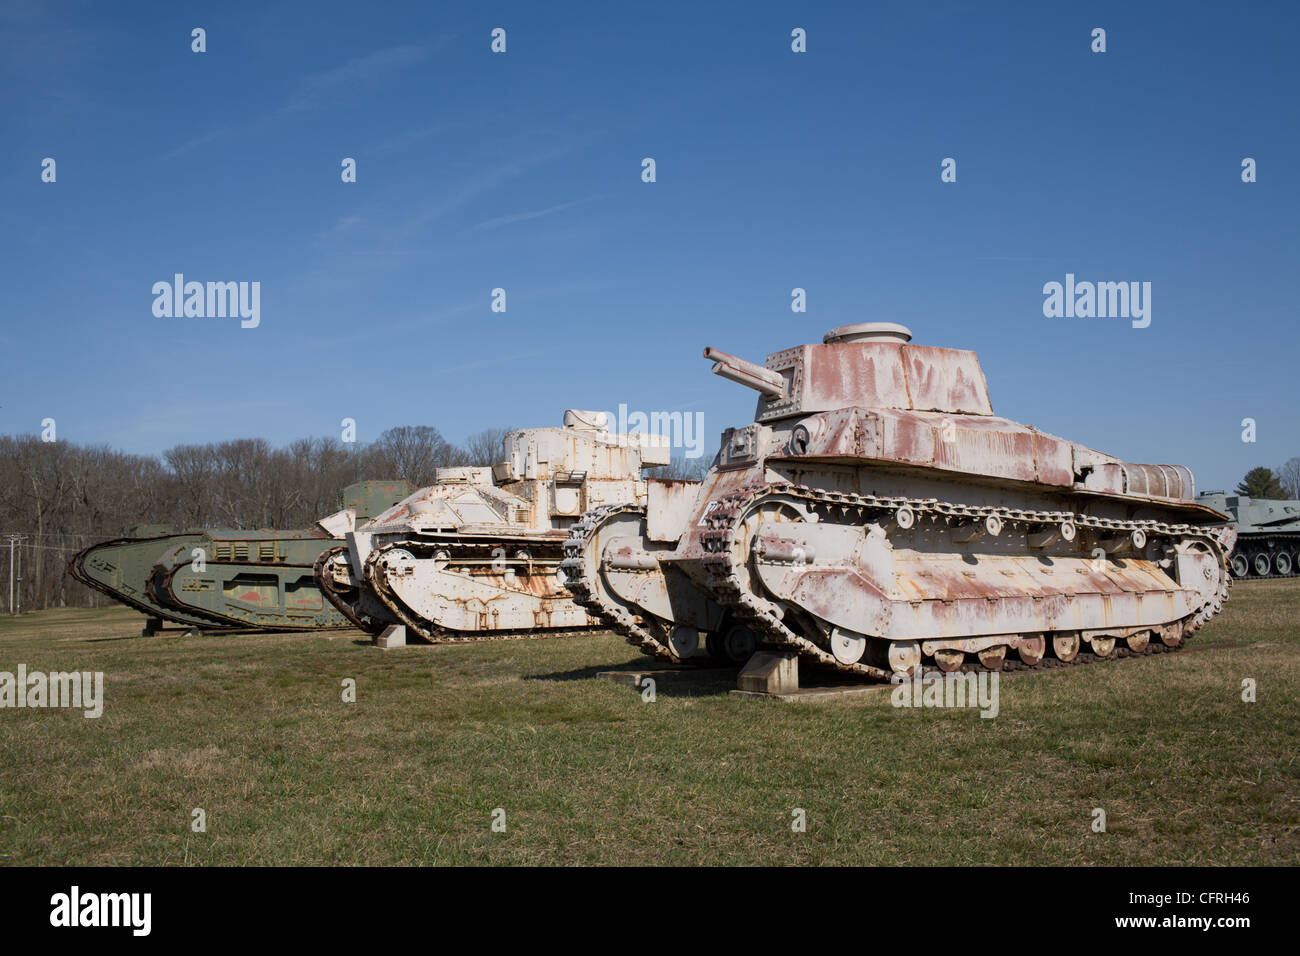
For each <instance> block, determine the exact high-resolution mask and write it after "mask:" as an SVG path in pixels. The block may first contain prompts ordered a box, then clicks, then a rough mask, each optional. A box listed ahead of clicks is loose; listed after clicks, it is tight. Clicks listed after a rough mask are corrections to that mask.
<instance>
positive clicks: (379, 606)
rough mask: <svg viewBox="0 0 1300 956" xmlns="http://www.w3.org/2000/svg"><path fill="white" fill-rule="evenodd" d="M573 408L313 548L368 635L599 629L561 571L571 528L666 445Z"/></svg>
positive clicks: (324, 575)
mask: <svg viewBox="0 0 1300 956" xmlns="http://www.w3.org/2000/svg"><path fill="white" fill-rule="evenodd" d="M605 425H606V422H605V415H604V413H601V412H584V411H578V410H575V409H570V410H568V411H566V412H565V413H564V427H563V428H525V429H519V430H517V431H512V432H510V433H509V434H507V435H506V436H505V439H504V441H503V443H502V444H503V448H502V458H503V460H502V461H501V462H500V463H498V464H497V465H495V466H493V467H492V468H440V469H438V471H437V476H436V479H435V480H436V483H435V484H434V485H432V486H430V487H428V488H422V489H420V490H419V491H418V492H416V493H415V494H413V495H411V496H410V497H409V498H407V499H405V500H404V501H402V502H400V503H399V504H397V505H396V506H395V507H393V508H391V509H390V510H388V511H387V512H385V513H383V514H381V515H379V516H378V517H376V518H375V519H374V520H373V521H371V522H369V523H368V524H365V525H359V526H358V527H357V529H356V530H355V531H354V532H352V533H350V534H348V535H347V536H346V537H347V544H346V546H339V547H334V548H332V549H330V550H327V551H325V552H324V553H323V554H321V556H320V560H319V561H318V562H317V565H316V579H317V582H318V583H319V585H320V588H321V590H322V591H323V592H324V593H325V595H326V597H328V598H329V600H330V601H331V602H332V603H333V604H334V606H335V607H337V608H338V609H339V610H340V611H341V612H342V613H343V614H344V615H346V616H347V617H348V619H349V620H351V621H352V622H353V623H355V624H357V625H358V626H359V627H363V628H365V629H366V630H368V631H370V632H371V633H373V634H379V633H381V632H382V631H383V630H384V629H385V628H387V627H388V626H390V625H404V626H405V627H406V628H407V631H408V634H409V636H410V637H412V638H414V639H417V640H422V641H425V642H429V643H435V644H440V643H465V642H468V641H483V640H500V639H504V638H511V637H560V636H568V635H571V634H580V633H590V632H592V631H599V630H604V626H603V625H602V624H601V623H600V622H599V621H598V620H597V619H596V618H595V617H593V616H592V615H590V614H588V613H587V611H586V609H584V608H582V607H579V606H578V605H577V604H575V603H574V601H573V598H572V596H571V595H570V594H569V592H568V590H567V589H566V587H565V580H564V578H563V576H561V575H559V574H558V573H557V571H558V568H559V564H560V561H561V560H562V559H563V557H564V555H563V550H562V549H563V545H564V542H565V540H566V539H567V538H568V535H569V530H568V529H569V527H570V526H571V525H572V524H573V523H574V522H576V521H577V520H578V518H579V516H580V515H581V514H582V513H583V512H584V511H586V510H588V509H590V508H595V507H599V506H601V505H605V504H610V503H613V502H636V501H640V500H641V499H642V498H643V496H644V494H645V482H644V480H643V479H642V475H641V469H642V467H643V466H650V465H665V464H667V463H668V461H669V448H668V447H667V446H666V445H665V444H662V443H660V442H658V441H656V440H654V439H652V437H651V436H647V435H636V434H633V435H620V434H610V433H609V432H608V431H607V430H606V428H605Z"/></svg>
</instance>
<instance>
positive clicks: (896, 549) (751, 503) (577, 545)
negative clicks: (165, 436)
mask: <svg viewBox="0 0 1300 956" xmlns="http://www.w3.org/2000/svg"><path fill="white" fill-rule="evenodd" d="M909 339H910V333H909V332H908V331H907V330H906V329H903V328H901V327H899V326H889V327H887V328H881V329H876V328H873V327H872V326H870V325H861V326H855V327H849V328H847V329H839V330H834V331H833V332H832V333H829V334H828V335H827V337H826V341H825V343H823V344H822V345H802V346H797V347H795V348H792V349H785V350H783V351H780V352H776V353H773V354H771V355H769V356H768V358H767V362H766V366H765V368H766V369H767V371H768V372H769V373H776V374H779V375H780V376H781V379H782V381H783V382H784V383H785V387H784V388H783V389H782V390H781V391H780V392H779V393H775V394H774V391H773V390H774V387H775V384H776V383H775V379H774V377H772V376H767V377H761V376H759V375H758V374H757V372H756V371H755V363H746V362H744V360H741V359H736V358H735V357H734V356H728V355H726V353H720V352H717V351H716V350H708V351H707V352H706V355H707V356H708V357H710V358H712V359H714V360H715V361H716V362H717V363H718V364H717V365H715V368H714V371H715V372H718V373H719V374H723V376H724V377H726V378H729V379H731V380H733V381H737V382H739V383H741V384H744V385H747V386H748V387H751V388H754V389H756V390H757V391H759V392H760V398H759V402H758V408H757V412H756V415H755V422H754V423H752V424H750V425H746V426H743V427H740V428H735V429H729V430H727V431H726V432H724V435H723V441H722V448H721V451H720V454H719V459H718V462H717V464H716V466H715V467H714V468H713V469H712V470H711V471H710V473H709V475H708V476H707V478H706V479H705V481H704V483H703V484H702V485H701V486H700V488H699V490H698V492H697V493H696V494H695V496H694V500H693V501H692V502H691V503H690V505H689V507H688V506H687V505H686V504H685V503H684V502H683V501H682V500H680V498H678V497H675V496H672V495H668V494H662V495H653V496H652V497H651V498H650V500H649V501H648V503H647V513H646V514H645V518H644V521H643V522H642V523H641V524H642V527H641V529H640V530H639V532H637V531H636V529H635V526H634V525H630V524H629V523H628V521H627V517H626V515H625V514H624V513H623V512H621V511H618V510H617V509H615V510H612V511H607V512H603V513H600V514H597V513H595V512H593V513H591V514H590V515H589V516H588V518H587V519H584V521H583V522H582V524H581V526H580V527H579V528H578V529H575V533H574V535H573V536H572V537H571V539H570V542H569V544H568V545H567V546H566V554H567V556H568V557H567V558H566V561H565V567H566V568H567V569H568V570H569V571H570V572H571V573H572V574H573V575H574V585H573V586H574V588H575V590H576V591H577V592H579V593H580V595H581V597H582V600H583V601H584V603H585V604H586V605H587V606H588V607H589V608H591V609H592V610H593V612H594V613H597V614H599V615H601V616H602V617H604V618H605V619H606V620H609V621H610V622H611V624H613V625H614V626H615V627H616V628H617V629H619V630H621V631H622V632H623V633H624V634H626V635H627V636H628V637H629V639H630V640H633V641H634V642H635V643H637V644H638V645H639V646H642V647H643V648H647V649H649V650H651V652H652V653H656V654H658V655H660V656H664V657H667V658H669V659H672V658H673V657H674V656H677V655H675V652H674V650H673V648H672V647H671V646H670V644H671V642H670V641H665V639H664V635H671V634H674V633H676V632H677V631H678V630H680V628H682V627H689V628H696V629H700V630H706V629H709V628H723V629H725V628H726V627H728V626H735V625H737V624H740V625H743V626H745V627H748V628H750V629H751V630H752V631H753V632H754V633H755V634H757V635H758V639H759V640H760V642H761V643H764V644H766V645H768V646H770V647H790V648H795V649H797V650H798V651H799V653H800V654H801V655H804V656H806V657H807V658H808V659H809V660H811V661H815V662H817V663H820V664H825V665H827V666H833V667H837V668H839V669H842V670H846V671H849V672H852V673H860V674H864V675H869V676H870V675H874V676H886V675H887V674H888V673H889V671H890V669H891V668H892V669H894V670H898V669H900V668H901V669H905V670H906V669H912V668H914V667H918V666H922V656H923V655H924V656H925V658H926V659H931V660H933V661H934V663H935V665H936V666H939V667H940V669H952V668H953V667H954V666H963V658H959V657H957V656H956V655H958V654H960V655H966V654H968V653H969V654H975V655H976V656H977V658H978V661H979V663H980V665H981V666H987V667H1001V666H1003V662H1004V660H1005V659H1006V653H1007V651H1014V652H1015V653H1016V655H1017V657H1018V661H1019V663H1020V664H1021V665H1024V666H1039V664H1040V662H1041V661H1043V660H1044V659H1045V655H1046V654H1047V652H1048V650H1049V649H1050V648H1060V649H1061V651H1062V653H1068V652H1069V648H1070V646H1071V645H1070V642H1069V640H1068V635H1075V636H1081V637H1082V640H1083V641H1084V642H1085V643H1087V644H1088V645H1089V646H1090V647H1091V648H1092V651H1091V652H1090V653H1091V654H1092V655H1093V656H1094V657H1099V658H1104V657H1107V656H1109V655H1111V654H1112V653H1113V646H1112V645H1113V643H1114V641H1115V640H1123V641H1126V642H1128V644H1127V646H1128V649H1129V650H1131V651H1133V652H1135V653H1136V652H1138V651H1142V650H1143V649H1145V648H1147V647H1148V645H1149V644H1150V641H1151V638H1152V637H1153V636H1155V637H1157V638H1158V639H1159V643H1160V644H1161V645H1162V646H1166V647H1168V646H1177V645H1178V644H1179V643H1181V642H1182V640H1184V639H1185V638H1186V637H1188V636H1190V635H1191V634H1192V633H1194V632H1195V630H1196V629H1198V628H1199V627H1201V626H1203V625H1204V624H1205V623H1206V622H1207V621H1208V620H1209V619H1210V618H1212V617H1213V616H1214V615H1215V614H1216V613H1217V612H1218V611H1219V609H1220V608H1221V606H1222V603H1223V601H1224V600H1225V599H1226V597H1227V573H1226V567H1225V562H1226V555H1227V553H1228V551H1229V550H1230V549H1231V547H1232V543H1233V534H1232V532H1231V529H1229V528H1226V527H1225V526H1224V518H1223V516H1222V515H1221V514H1219V513H1218V512H1216V511H1215V510H1213V509H1211V508H1208V507H1206V506H1204V505H1201V504H1197V503H1196V502H1194V501H1193V500H1192V499H1193V496H1194V486H1193V482H1192V476H1191V473H1190V472H1189V471H1188V470H1187V469H1186V468H1185V467H1182V466H1178V465H1149V464H1137V463H1131V462H1124V461H1121V460H1120V459H1117V458H1115V457H1113V456H1110V455H1106V454H1104V453H1102V452H1098V451H1096V450H1094V449H1091V448H1088V447H1086V446H1083V445H1080V444H1077V443H1074V442H1070V441H1067V440H1065V439H1062V438H1058V437H1056V436H1054V435H1051V434H1048V433H1046V432H1043V431H1041V430H1039V429H1036V428H1034V427H1032V426H1029V425H1023V424H1020V423H1017V422H1013V421H1009V420H1007V419H1005V418H1000V417H998V416H995V415H994V414H993V409H992V407H991V406H990V404H989V402H988V392H987V388H986V385H985V382H984V376H983V373H982V371H981V370H980V367H979V362H978V359H977V358H976V356H975V354H974V353H973V352H968V351H962V350H955V349H942V348H934V347H927V346H917V345H912V344H908V340H909ZM719 366H721V367H719ZM650 528H653V529H654V533H653V534H650V533H649V529H650ZM638 533H639V537H637V536H636V535H637V534H638ZM656 543H660V544H663V543H667V544H668V545H671V548H667V547H658V548H656V547H654V545H655V544H656ZM1063 635H1064V636H1066V638H1067V639H1064V640H1060V641H1058V640H1056V638H1057V637H1060V636H1063ZM710 636H716V635H710ZM1048 638H1052V639H1051V640H1048ZM925 648H928V650H926V649H925ZM1022 650H1023V652H1022ZM936 653H937V654H939V656H938V657H934V655H935V654H936Z"/></svg>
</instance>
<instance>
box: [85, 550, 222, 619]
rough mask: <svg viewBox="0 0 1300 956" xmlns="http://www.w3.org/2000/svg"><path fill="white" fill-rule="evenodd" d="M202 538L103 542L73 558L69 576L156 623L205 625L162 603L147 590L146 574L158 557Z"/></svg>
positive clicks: (187, 613)
mask: <svg viewBox="0 0 1300 956" xmlns="http://www.w3.org/2000/svg"><path fill="white" fill-rule="evenodd" d="M201 538H202V534H201V533H195V532H191V533H185V534H166V535H156V536H150V537H144V538H129V537H128V538H114V539H112V540H110V541H102V542H100V543H98V544H93V545H91V546H90V547H88V548H85V549H83V550H81V551H79V552H77V554H75V555H73V557H72V560H71V561H70V562H69V563H68V573H69V574H71V575H72V576H73V577H74V578H75V579H76V580H78V581H80V582H81V583H82V584H84V585H86V586H87V587H90V588H94V589H95V590H96V591H99V592H100V593H102V594H106V595H108V596H109V597H111V598H112V599H113V600H115V601H118V602H120V603H122V604H125V605H126V606H127V607H131V608H134V609H135V610H137V611H139V612H140V613H141V614H145V615H147V616H148V617H149V618H152V619H154V620H155V621H171V622H172V623H174V624H183V625H186V626H189V627H194V626H200V625H204V624H207V623H209V622H208V620H207V619H206V618H204V617H202V616H200V615H197V614H193V613H189V612H186V611H183V610H181V609H179V608H174V607H171V606H169V605H166V604H163V603H162V602H160V601H158V600H157V599H156V598H154V596H153V595H152V594H150V593H149V589H148V579H149V573H150V571H151V569H152V568H153V566H154V563H155V562H156V561H157V560H158V558H159V556H160V555H162V554H163V553H164V552H166V551H169V550H173V549H185V550H188V549H189V548H190V547H193V546H195V544H196V543H197V542H198V541H199V540H200V539H201Z"/></svg>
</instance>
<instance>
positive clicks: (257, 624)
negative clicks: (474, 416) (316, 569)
mask: <svg viewBox="0 0 1300 956" xmlns="http://www.w3.org/2000/svg"><path fill="white" fill-rule="evenodd" d="M410 492H411V486H410V485H408V484H407V483H406V482H405V481H361V482H357V483H355V484H352V485H349V486H348V487H347V488H345V489H343V492H342V493H341V495H340V502H339V503H340V505H341V506H342V510H340V511H338V512H337V513H335V514H332V515H329V516H327V517H325V518H322V519H320V520H319V521H318V522H317V523H316V527H314V528H308V529H305V530H298V531H240V530H230V529H222V530H190V531H186V532H181V533H175V532H173V533H168V530H169V529H166V528H162V527H159V526H142V527H141V528H138V529H133V532H134V533H133V535H132V536H131V537H128V538H119V539H116V540H114V541H107V542H103V543H102V544H98V545H94V546H92V547H90V548H87V549H85V550H84V551H82V552H80V553H79V554H77V555H76V556H75V557H74V558H73V560H72V563H71V565H70V567H69V570H70V571H71V573H72V575H73V576H74V577H75V578H77V580H79V581H81V582H82V583H85V584H88V585H89V586H90V587H93V588H96V589H97V590H100V591H102V592H104V593H105V594H108V595H109V596H110V597H112V598H115V599H116V600H119V601H121V602H122V603H124V604H127V605H128V606H130V607H134V608H136V610H139V611H141V612H143V613H144V614H146V615H148V616H149V621H148V622H147V624H146V626H145V633H146V634H151V633H156V632H157V631H158V629H159V628H161V626H162V622H163V621H172V622H174V623H178V624H183V625H187V626H190V627H196V628H202V629H210V628H220V627H242V628H254V629H257V630H307V629H315V628H328V627H348V626H350V623H349V622H348V620H347V619H346V618H344V617H343V616H342V615H340V614H338V613H337V612H336V611H335V610H334V609H333V608H332V607H330V606H329V605H328V604H326V602H325V601H324V600H323V599H322V597H321V594H320V591H319V590H318V589H317V588H316V583H315V581H314V579H313V576H312V568H313V566H314V565H315V563H316V559H317V557H318V556H319V555H320V553H321V551H322V550H324V549H325V548H327V547H328V546H329V545H331V544H334V543H335V542H336V541H337V540H338V539H340V538H341V537H342V536H343V535H344V534H346V533H347V532H349V531H351V530H352V529H353V527H355V525H356V522H357V521H358V520H359V521H362V522H365V521H367V520H369V519H370V518H371V517H373V516H374V515H375V514H378V513H379V512H381V511H383V510H384V509H386V508H388V507H389V506H391V505H392V504H394V503H395V502H396V501H399V500H401V499H402V498H404V497H406V496H407V495H408V494H410Z"/></svg>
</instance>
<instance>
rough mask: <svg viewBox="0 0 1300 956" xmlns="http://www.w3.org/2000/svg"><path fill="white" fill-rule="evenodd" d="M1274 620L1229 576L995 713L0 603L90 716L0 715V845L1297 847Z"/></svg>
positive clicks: (935, 860)
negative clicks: (1102, 660) (652, 679)
mask: <svg viewBox="0 0 1300 956" xmlns="http://www.w3.org/2000/svg"><path fill="white" fill-rule="evenodd" d="M1298 611H1300V582H1296V581H1263V582H1246V583H1242V584H1238V585H1237V586H1236V587H1235V588H1234V592H1233V599H1232V601H1231V602H1230V603H1229V605H1228V608H1227V609H1226V610H1225V612H1224V614H1223V615H1222V616H1221V617H1220V618H1219V619H1218V620H1217V621H1216V622H1215V623H1214V624H1213V625H1212V626H1211V627H1210V628H1208V629H1206V630H1205V631H1202V632H1201V634H1199V635H1198V636H1197V638H1196V640H1195V641H1194V642H1193V644H1192V646H1191V648H1190V649H1189V650H1188V651H1185V652H1183V653H1179V654H1177V655H1170V656H1163V657H1158V658H1153V659H1147V660H1136V661H1122V662H1116V663H1110V664H1103V665H1097V666H1093V667H1082V668H1073V669H1069V670H1065V671H1059V672H1054V673H1047V674H1033V675H1026V676H1014V677H1007V678H1006V679H1004V681H1003V683H1002V687H1001V713H1000V716H998V717H997V718H996V719H993V720H985V719H981V718H980V717H979V716H978V713H977V712H976V711H973V710H965V711H934V710H930V711H910V710H896V709H894V708H891V707H890V706H889V703H888V693H887V692H884V693H879V694H875V695H870V696H867V697H860V698H855V699H842V700H838V701H833V702H824V703H817V704H777V703H765V702H758V701H752V700H742V699H738V698H733V697H730V696H728V695H727V694H726V691H727V689H728V688H730V687H732V686H734V678H732V679H728V678H725V677H723V678H716V677H715V678H709V677H703V678H696V679H693V680H690V681H686V682H682V683H678V684H676V685H667V686H664V685H661V687H660V693H659V695H658V699H657V700H656V701H655V702H653V703H643V702H642V700H641V696H640V694H639V693H638V692H637V691H635V690H633V689H632V688H629V687H626V686H622V685H618V684H613V683H610V682H608V681H605V680H600V679H596V678H595V676H594V675H595V671H596V670H600V669H606V668H608V667H610V666H614V665H620V664H627V663H629V662H631V661H634V660H636V659H637V655H636V653H635V652H634V651H633V650H632V649H631V648H629V647H628V646H627V645H626V644H624V643H622V642H621V641H619V640H617V639H615V638H610V637H593V638H585V639H579V640H564V641H523V642H509V643H501V644H486V645H478V646H470V647H440V648H408V649H404V650H398V651H391V652H382V651H377V650H374V649H371V648H369V647H365V646H362V645H361V644H359V643H358V641H359V636H358V635H356V634H354V633H347V634H343V635H339V634H334V635H328V636H320V635H304V636H260V637H259V636H247V635H245V636H226V637H209V638H202V639H186V638H182V637H180V636H179V632H165V633H164V635H163V636H160V637H155V638H140V637H137V636H136V635H137V634H138V632H139V627H140V624H141V621H142V619H141V618H140V616H139V615H137V614H135V613H133V612H130V611H126V610H124V609H121V610H118V609H115V610H110V611H80V610H78V611H60V612H46V613H42V614H35V615H24V616H23V617H21V618H19V619H16V620H14V619H9V618H0V670H8V671H13V670H15V669H16V668H17V665H18V664H19V663H25V664H26V665H27V666H28V668H29V669H40V670H46V671H48V670H68V669H76V670H98V671H103V672H104V673H105V685H106V689H105V696H106V703H105V710H104V715H103V717H101V718H100V719H98V720H86V719H84V718H83V717H82V716H81V714H80V712H75V713H74V712H68V711H54V710H0V859H2V860H3V861H5V862H9V863H20V864H76V863H89V864H145V863H152V864H184V863H189V864H250V863H366V864H387V863H414V864H419V863H490V864H521V863H523V864H566V863H569V864H572V863H591V864H618V863H630V864H637V863H657V864H687V863H692V864H693V863H699V864H789V863H827V864H891V863H892V864H899V863H909V864H968V863H979V864H984V863H1004V864H1005V863H1027V864H1081V865H1087V864H1139V865H1145V864H1225V863H1245V864H1252V863H1295V862H1296V861H1297V858H1298V856H1300V829H1298V827H1300V795H1298V788H1297V782H1298V780H1300V765H1297V760H1296V756H1297V744H1298V741H1300V733H1298V729H1300V727H1298V725H1300V714H1298V713H1297V707H1296V701H1297V699H1300V633H1297V623H1296V622H1297V618H1298V617H1300V614H1298V613H1297V612H1298ZM346 677H352V678H355V679H356V681H357V687H358V701H357V703H355V704H347V703H344V702H343V701H342V700H341V686H340V683H341V681H342V680H343V679H344V678H346ZM1246 677H1251V678H1254V679H1256V680H1257V682H1258V695H1259V699H1258V702H1257V703H1253V704H1248V703H1244V702H1242V700H1241V681H1242V679H1243V678H1246ZM195 807H202V808H204V809H205V810H206V812H207V816H208V830H207V832H206V833H193V832H191V830H190V827H189V824H190V813H191V810H192V808H195ZM496 807H502V808H504V809H505V810H506V814H507V816H506V821H507V830H506V832H505V833H493V832H492V831H491V828H490V823H491V814H492V810H493V809H494V808H496ZM796 807H799V808H803V809H805V810H806V812H807V818H808V830H807V832H806V833H793V832H791V828H790V820H791V811H792V810H793V809H794V808H796ZM1094 807H1101V808H1104V809H1105V810H1106V813H1107V817H1108V831H1107V832H1106V833H1101V834H1098V833H1093V832H1092V830H1091V828H1090V824H1091V822H1092V811H1093V808H1094Z"/></svg>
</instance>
